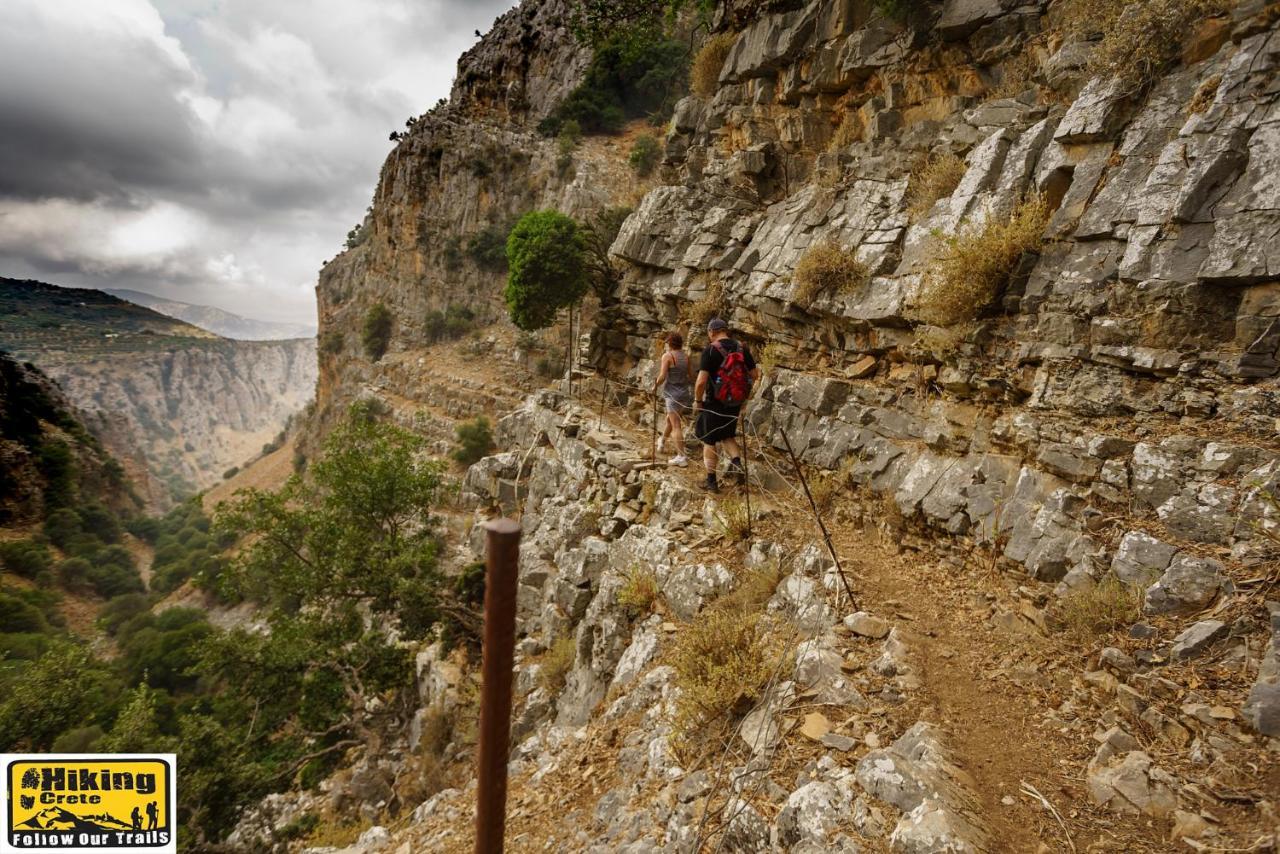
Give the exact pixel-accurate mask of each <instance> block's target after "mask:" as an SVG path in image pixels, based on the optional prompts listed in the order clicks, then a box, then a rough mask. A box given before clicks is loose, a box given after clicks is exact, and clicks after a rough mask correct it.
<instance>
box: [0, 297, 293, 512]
mask: <svg viewBox="0 0 1280 854" xmlns="http://www.w3.org/2000/svg"><path fill="white" fill-rule="evenodd" d="M0 350H7V351H9V352H11V353H13V354H14V356H15V357H16V358H18V359H20V360H26V361H30V362H32V363H34V364H35V365H36V366H37V367H38V368H40V370H42V371H43V372H44V373H46V374H47V375H49V376H50V377H51V378H53V379H54V380H55V381H56V382H57V383H58V385H59V386H61V388H62V390H63V392H64V393H65V394H66V396H67V397H68V398H69V399H70V401H71V403H72V404H74V405H75V406H76V408H78V409H79V410H80V411H81V413H82V414H83V416H84V422H85V424H86V425H87V426H88V428H89V430H90V431H92V432H93V434H94V435H96V436H97V437H98V438H99V439H100V440H101V441H102V442H103V443H104V444H105V445H106V447H107V448H108V449H109V450H110V451H111V452H112V453H113V454H114V455H115V456H116V457H117V458H119V459H120V460H121V461H122V462H124V463H125V465H126V466H128V465H129V463H130V461H131V460H145V464H144V466H142V465H140V466H138V470H137V471H135V470H133V469H131V470H130V474H131V475H133V479H134V482H135V483H138V484H140V485H143V484H145V485H146V486H145V487H144V489H143V491H144V492H146V493H147V495H146V497H147V498H148V503H149V504H151V505H152V507H153V508H155V509H160V508H163V507H166V506H168V504H169V503H170V502H171V501H172V500H173V499H175V498H179V497H182V496H184V495H188V494H190V493H192V492H194V491H196V490H199V489H204V488H206V487H209V486H212V485H213V484H215V483H218V482H219V481H220V480H221V478H222V474H223V472H225V471H227V470H228V469H230V468H233V467H235V466H238V465H240V464H242V463H244V462H246V461H247V460H249V459H250V458H252V457H254V456H255V455H257V454H258V453H260V452H261V451H262V449H263V448H264V446H268V445H273V444H274V443H275V440H276V437H277V434H279V433H280V432H281V431H282V430H283V429H284V427H285V424H286V422H287V421H288V419H289V417H290V416H292V415H293V414H295V413H297V412H298V411H299V410H301V409H302V408H303V407H304V406H305V405H306V404H307V402H308V401H309V400H310V399H311V398H312V395H313V393H314V389H315V381H316V349H315V339H314V338H301V339H292V340H286V341H234V340H231V339H229V338H222V337H219V336H217V335H214V334H213V333H211V332H208V331H206V330H204V329H200V328H198V327H196V326H193V325H191V324H189V323H184V322H183V321H181V320H177V319H175V318H172V317H168V316H166V315H164V314H160V313H158V312H156V311H152V310H151V309H149V308H144V307H142V306H139V305H135V304H134V303H132V302H128V301H126V300H122V299H119V298H117V297H115V296H112V295H111V294H107V293H104V292H102V291H95V290H79V289H73V288H59V287H55V286H53V285H48V284H44V283H41V282H31V281H17V280H14V279H3V278H0ZM144 467H145V472H143V471H142V469H143V468H144ZM144 473H145V474H149V475H150V477H144V476H142V475H143V474H144ZM153 487H154V488H153Z"/></svg>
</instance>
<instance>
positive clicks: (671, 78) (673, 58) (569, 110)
mask: <svg viewBox="0 0 1280 854" xmlns="http://www.w3.org/2000/svg"><path fill="white" fill-rule="evenodd" d="M688 73H689V57H688V51H687V50H686V49H685V46H684V45H683V44H681V43H680V42H678V41H675V40H672V39H668V38H665V37H664V36H662V35H660V34H650V35H647V36H645V37H642V38H632V37H628V36H625V35H622V34H618V35H614V36H613V37H611V38H609V39H607V40H606V41H604V42H603V43H601V44H600V45H598V46H597V47H596V49H595V52H594V53H593V54H592V57H591V64H590V65H589V66H588V67H587V71H586V74H585V75H584V76H583V79H582V82H581V83H580V84H578V87H577V88H576V89H574V90H573V91H572V92H570V93H569V96H568V97H567V98H565V99H564V101H563V102H561V104H560V105H559V106H558V107H556V109H555V110H554V111H553V112H552V113H551V115H549V116H547V118H545V119H543V120H542V122H541V123H540V124H539V125H538V129H539V130H540V131H541V132H542V133H543V134H545V135H547V136H554V135H556V134H558V133H559V132H560V129H561V128H562V127H563V126H564V125H565V123H567V122H569V121H576V122H577V123H578V126H579V127H580V128H581V130H582V131H583V132H584V133H617V132H618V131H619V130H621V129H622V126H623V125H624V124H625V123H626V122H627V120H628V119H632V118H637V117H639V116H650V117H651V118H653V119H656V120H659V121H661V120H664V119H666V117H667V116H669V115H670V114H671V110H672V108H673V107H674V106H675V103H676V101H677V100H679V97H680V95H681V94H682V93H683V92H684V90H685V88H686V85H687V82H688Z"/></svg>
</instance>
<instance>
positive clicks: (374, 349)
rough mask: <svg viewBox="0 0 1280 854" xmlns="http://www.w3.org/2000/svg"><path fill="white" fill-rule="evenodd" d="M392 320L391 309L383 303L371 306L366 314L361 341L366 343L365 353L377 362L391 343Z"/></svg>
mask: <svg viewBox="0 0 1280 854" xmlns="http://www.w3.org/2000/svg"><path fill="white" fill-rule="evenodd" d="M392 322H393V318H392V316H391V310H390V309H388V308H387V307H386V306H385V305H383V304H382V303H377V304H375V305H373V306H372V307H370V309H369V311H368V313H367V314H366V315H365V316H364V328H363V330H362V331H361V341H362V343H363V344H364V352H365V355H366V356H368V357H369V358H370V359H372V360H373V361H375V362H376V361H378V360H379V359H381V358H382V357H383V355H385V354H386V352H387V347H389V346H390V345H391V325H392Z"/></svg>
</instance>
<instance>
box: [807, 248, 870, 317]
mask: <svg viewBox="0 0 1280 854" xmlns="http://www.w3.org/2000/svg"><path fill="white" fill-rule="evenodd" d="M870 278H871V271H870V270H869V269H868V268H867V265H866V264H864V263H862V262H861V261H859V260H858V256H857V255H855V254H854V253H853V252H852V251H850V250H847V249H841V248H840V247H839V246H837V245H836V244H835V243H833V242H831V241H824V242H822V243H815V244H813V245H812V246H810V247H809V248H808V249H806V250H805V252H804V255H802V256H800V262H799V263H798V264H796V271H795V274H794V275H793V276H792V282H793V283H794V285H795V292H794V295H793V296H792V301H793V302H795V303H796V304H798V305H803V306H807V305H809V304H811V303H812V302H813V301H814V299H816V298H817V297H818V296H819V295H820V294H830V293H835V294H847V293H852V292H854V291H856V290H857V289H858V288H861V287H862V286H863V285H865V284H866V283H867V281H868V280H869V279H870Z"/></svg>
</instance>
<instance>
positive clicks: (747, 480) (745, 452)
mask: <svg viewBox="0 0 1280 854" xmlns="http://www.w3.org/2000/svg"><path fill="white" fill-rule="evenodd" d="M742 408H743V409H746V406H745V405H744V406H743V407H742ZM746 427H747V418H746V416H745V415H744V414H743V413H742V412H739V413H738V432H739V433H741V434H742V486H743V489H745V490H746V497H747V539H750V538H751V536H752V531H751V470H750V469H749V468H748V467H747V460H748V459H750V458H751V449H750V447H749V446H748V445H747V429H746Z"/></svg>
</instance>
